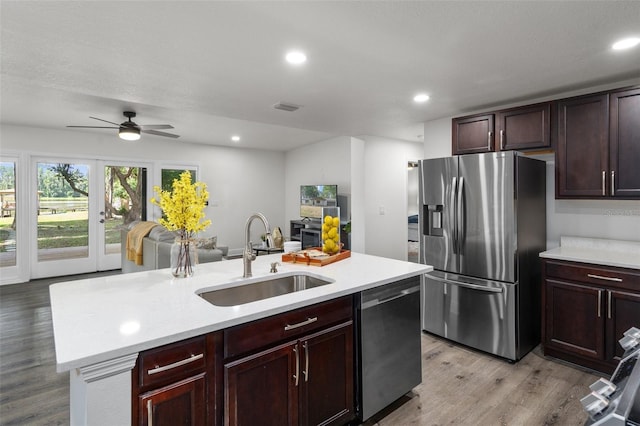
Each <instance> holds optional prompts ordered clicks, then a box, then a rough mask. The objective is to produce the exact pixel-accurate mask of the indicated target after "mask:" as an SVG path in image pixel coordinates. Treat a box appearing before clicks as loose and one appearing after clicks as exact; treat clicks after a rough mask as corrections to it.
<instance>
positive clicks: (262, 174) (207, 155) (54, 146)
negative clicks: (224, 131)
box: [0, 125, 285, 250]
mask: <svg viewBox="0 0 640 426" xmlns="http://www.w3.org/2000/svg"><path fill="white" fill-rule="evenodd" d="M0 141H1V143H2V145H1V146H2V151H3V152H18V153H21V154H23V156H25V158H26V159H27V160H26V161H28V158H29V157H30V156H32V155H48V154H51V155H56V156H67V157H69V158H87V159H107V160H123V161H126V160H143V161H152V162H153V163H154V167H156V168H159V167H161V166H162V165H163V164H185V165H188V164H191V165H196V166H198V167H199V175H198V180H200V181H203V182H205V183H206V184H207V186H208V190H209V194H210V205H209V207H207V209H206V215H207V218H209V219H211V220H212V225H211V226H210V227H209V228H208V229H207V230H206V231H205V232H204V233H203V235H205V236H210V235H217V236H218V242H219V243H220V244H224V245H228V246H229V247H230V249H232V250H233V249H236V248H237V249H240V248H241V247H242V246H243V245H244V225H245V221H246V219H247V218H248V217H249V216H250V215H251V214H252V213H254V212H256V211H260V212H262V213H264V214H265V215H266V216H267V218H268V219H269V220H270V221H271V222H272V223H271V224H272V226H282V225H283V224H284V220H285V207H284V206H285V194H284V193H283V191H282V188H283V183H284V181H285V154H284V153H282V152H274V151H266V150H253V149H242V148H226V147H215V146H207V145H197V144H190V143H188V142H186V141H182V140H179V139H178V140H177V141H176V140H166V139H164V138H158V137H143V138H142V139H141V140H140V141H137V142H125V141H122V140H120V139H118V138H117V137H115V136H114V135H113V134H112V133H110V132H108V133H105V134H96V133H87V132H80V131H69V130H52V129H38V128H31V127H21V126H11V125H2V127H1V128H0ZM155 175H156V173H155V171H154V172H153V173H149V176H150V177H153V176H155ZM154 184H159V183H158V182H154ZM152 195H153V194H149V196H150V197H151V196H152ZM255 228H256V229H255V230H253V232H252V234H254V235H255V236H257V237H253V239H254V240H255V239H256V238H259V235H260V234H261V233H263V231H262V230H261V229H258V228H259V226H258V225H257V224H256V225H255ZM283 229H284V227H283Z"/></svg>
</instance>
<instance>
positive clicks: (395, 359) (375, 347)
mask: <svg viewBox="0 0 640 426" xmlns="http://www.w3.org/2000/svg"><path fill="white" fill-rule="evenodd" d="M356 306H357V309H356V311H357V312H356V318H357V321H358V325H359V326H358V330H359V331H358V345H357V349H356V351H357V352H356V355H357V363H358V380H357V384H356V389H357V394H358V398H357V404H358V407H357V410H356V411H357V412H358V416H359V418H360V419H361V420H362V421H365V420H367V419H369V418H370V417H371V416H373V415H374V414H376V413H377V412H378V411H380V410H382V409H383V408H385V407H386V406H388V405H389V404H391V403H392V402H394V401H395V400H397V399H398V398H400V397H401V396H402V395H404V394H406V393H407V392H409V391H410V390H411V389H413V388H414V387H416V386H417V385H419V384H420V382H421V381H422V362H421V361H422V350H421V347H420V336H421V334H422V333H421V330H420V278H419V277H413V278H408V279H405V280H401V281H398V282H395V283H391V284H387V285H384V286H381V287H376V288H373V289H371V290H366V291H363V292H361V293H360V294H359V300H358V304H357V305H356Z"/></svg>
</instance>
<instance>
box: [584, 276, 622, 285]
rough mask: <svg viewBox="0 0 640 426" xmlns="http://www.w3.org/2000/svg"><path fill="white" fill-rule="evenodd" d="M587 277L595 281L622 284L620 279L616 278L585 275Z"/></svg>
mask: <svg viewBox="0 0 640 426" xmlns="http://www.w3.org/2000/svg"><path fill="white" fill-rule="evenodd" d="M587 276H588V277H589V278H595V279H597V280H605V281H615V282H617V283H621V282H622V278H616V277H603V276H602V275H595V274H587Z"/></svg>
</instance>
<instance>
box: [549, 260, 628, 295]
mask: <svg viewBox="0 0 640 426" xmlns="http://www.w3.org/2000/svg"><path fill="white" fill-rule="evenodd" d="M545 265H546V266H545V268H546V276H547V277H556V278H562V279H565V280H571V281H579V282H582V283H588V284H594V285H598V286H605V287H615V288H624V289H627V290H635V291H640V271H635V270H633V269H625V268H613V267H606V266H596V265H591V264H588V263H575V262H563V261H557V262H556V261H553V260H547V261H546V262H545Z"/></svg>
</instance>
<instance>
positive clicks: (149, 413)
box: [147, 399, 153, 426]
mask: <svg viewBox="0 0 640 426" xmlns="http://www.w3.org/2000/svg"><path fill="white" fill-rule="evenodd" d="M147 425H148V426H153V405H152V403H151V400H150V399H147Z"/></svg>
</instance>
